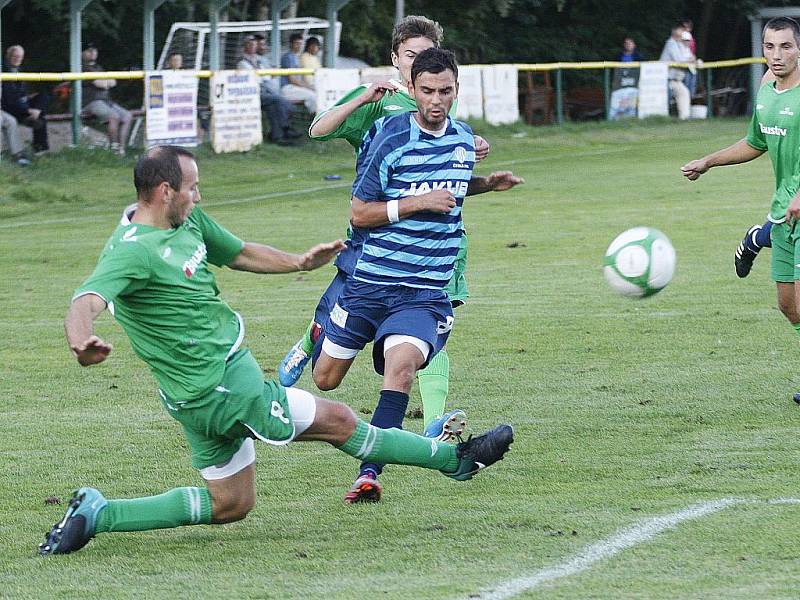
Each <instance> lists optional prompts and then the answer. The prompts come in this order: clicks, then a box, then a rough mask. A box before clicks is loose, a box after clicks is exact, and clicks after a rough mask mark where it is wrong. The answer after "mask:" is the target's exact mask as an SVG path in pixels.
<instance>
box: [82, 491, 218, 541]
mask: <svg viewBox="0 0 800 600" xmlns="http://www.w3.org/2000/svg"><path fill="white" fill-rule="evenodd" d="M209 523H211V494H209V493H208V490H207V489H206V488H197V487H182V488H174V489H171V490H169V491H168V492H164V493H163V494H160V495H158V496H148V497H146V498H131V499H129V500H109V501H108V506H106V507H105V508H104V509H103V510H101V511H100V514H99V515H98V516H97V527H96V529H95V532H96V533H101V532H104V531H146V530H148V529H167V528H171V527H180V526H181V525H199V524H205V525H207V524H209Z"/></svg>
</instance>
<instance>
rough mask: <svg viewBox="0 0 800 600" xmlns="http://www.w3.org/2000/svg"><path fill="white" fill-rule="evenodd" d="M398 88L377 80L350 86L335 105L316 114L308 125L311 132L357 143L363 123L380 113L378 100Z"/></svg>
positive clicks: (361, 132) (318, 136)
mask: <svg viewBox="0 0 800 600" xmlns="http://www.w3.org/2000/svg"><path fill="white" fill-rule="evenodd" d="M395 89H397V88H396V87H395V86H394V85H392V84H391V83H389V82H378V83H373V84H370V85H368V86H364V85H362V86H359V87H357V88H355V89H354V90H351V91H350V92H349V93H348V94H347V95H345V96H344V98H342V99H341V100H339V101H338V102H337V103H336V104H335V105H334V106H333V107H331V108H329V109H328V110H326V111H325V112H322V113H320V114H319V115H317V117H316V118H315V119H314V121H313V122H312V123H311V127H309V128H308V135H309V136H310V137H312V138H314V139H315V140H320V141H325V140H332V139H339V138H341V139H344V140H347V141H348V142H350V143H351V144H352V145H353V146H354V147H358V145H359V142H360V141H361V136H362V134H363V127H364V125H363V124H364V123H371V122H373V121H374V120H375V119H377V118H378V117H379V116H380V107H379V106H378V105H377V104H376V102H378V101H379V100H380V99H381V98H383V96H384V94H386V93H387V92H389V93H391V92H393V91H394V90H395Z"/></svg>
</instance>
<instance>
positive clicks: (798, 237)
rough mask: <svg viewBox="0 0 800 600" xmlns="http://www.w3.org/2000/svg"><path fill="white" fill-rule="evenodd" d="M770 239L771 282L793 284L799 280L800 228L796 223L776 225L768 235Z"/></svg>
mask: <svg viewBox="0 0 800 600" xmlns="http://www.w3.org/2000/svg"><path fill="white" fill-rule="evenodd" d="M770 237H771V239H772V280H773V281H777V282H779V283H793V282H795V281H797V280H800V268H798V265H800V244H798V242H800V228H798V227H796V223H793V224H792V225H787V224H786V223H776V224H775V225H773V226H772V232H771V233H770Z"/></svg>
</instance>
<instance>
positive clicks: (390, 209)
mask: <svg viewBox="0 0 800 600" xmlns="http://www.w3.org/2000/svg"><path fill="white" fill-rule="evenodd" d="M386 216H387V217H389V223H397V222H398V221H400V201H399V200H389V201H388V202H387V203H386Z"/></svg>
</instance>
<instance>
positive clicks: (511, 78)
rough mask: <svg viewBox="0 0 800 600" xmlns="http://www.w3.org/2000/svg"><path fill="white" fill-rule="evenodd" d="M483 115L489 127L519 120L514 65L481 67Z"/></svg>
mask: <svg viewBox="0 0 800 600" xmlns="http://www.w3.org/2000/svg"><path fill="white" fill-rule="evenodd" d="M481 74H482V75H483V114H484V115H486V121H487V122H488V123H489V124H490V125H505V124H509V123H516V122H517V121H518V120H519V92H518V90H517V68H516V67H515V66H514V65H494V66H492V67H482V68H481Z"/></svg>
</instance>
